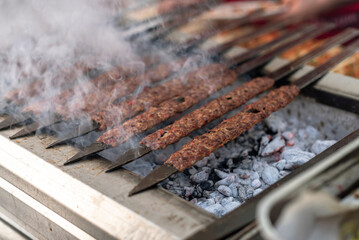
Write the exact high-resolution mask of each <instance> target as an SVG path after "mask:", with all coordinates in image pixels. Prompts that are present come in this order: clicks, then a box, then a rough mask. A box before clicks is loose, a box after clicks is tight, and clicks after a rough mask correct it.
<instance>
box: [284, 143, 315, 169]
mask: <svg viewBox="0 0 359 240" xmlns="http://www.w3.org/2000/svg"><path fill="white" fill-rule="evenodd" d="M314 156H315V154H314V153H311V152H305V151H302V150H300V149H298V148H290V149H286V150H285V151H284V152H283V153H282V158H283V159H285V160H286V161H287V164H286V165H285V167H284V169H287V170H292V169H295V168H297V167H299V166H300V165H302V164H304V163H306V162H307V161H308V160H310V159H312V158H313V157H314Z"/></svg>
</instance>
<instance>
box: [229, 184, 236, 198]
mask: <svg viewBox="0 0 359 240" xmlns="http://www.w3.org/2000/svg"><path fill="white" fill-rule="evenodd" d="M237 187H238V183H232V184H230V185H229V188H230V189H231V190H232V196H233V197H235V198H237V197H238V188H237Z"/></svg>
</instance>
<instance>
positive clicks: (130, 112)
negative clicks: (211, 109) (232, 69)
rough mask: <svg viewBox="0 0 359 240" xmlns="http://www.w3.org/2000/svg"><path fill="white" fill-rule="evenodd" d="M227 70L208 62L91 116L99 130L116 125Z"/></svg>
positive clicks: (221, 65) (220, 65)
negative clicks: (97, 124) (98, 125)
mask: <svg viewBox="0 0 359 240" xmlns="http://www.w3.org/2000/svg"><path fill="white" fill-rule="evenodd" d="M225 71H228V69H227V67H226V66H225V65H223V64H209V65H207V66H203V67H200V68H199V69H197V70H195V71H192V72H189V73H187V74H185V75H183V76H181V77H179V78H175V79H172V80H170V81H168V82H165V83H164V84H161V85H158V86H155V87H146V88H145V89H144V90H143V91H142V92H141V93H139V94H138V95H137V96H134V97H130V98H129V99H127V100H126V101H124V102H121V103H120V104H118V105H117V104H112V105H109V106H107V107H105V108H104V109H102V110H101V111H99V112H96V113H93V114H91V118H92V120H93V121H95V122H96V123H99V124H100V126H101V127H100V130H104V129H106V128H107V127H111V126H116V125H118V124H120V123H121V122H122V121H123V120H125V119H127V118H130V117H132V116H134V115H136V114H137V113H139V112H141V111H144V110H146V109H147V108H149V107H151V106H154V105H157V104H160V103H161V102H163V101H165V100H167V99H169V98H172V97H175V96H177V95H180V94H181V93H183V91H186V90H189V89H196V88H198V87H200V86H201V82H202V80H203V79H206V78H209V77H211V76H213V75H217V76H218V75H221V74H222V73H223V72H225Z"/></svg>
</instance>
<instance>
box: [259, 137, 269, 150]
mask: <svg viewBox="0 0 359 240" xmlns="http://www.w3.org/2000/svg"><path fill="white" fill-rule="evenodd" d="M270 139H271V136H270V135H267V136H263V137H262V138H261V143H260V147H259V151H258V152H259V153H260V154H261V153H262V151H263V149H264V148H265V146H267V145H268V143H269V141H270Z"/></svg>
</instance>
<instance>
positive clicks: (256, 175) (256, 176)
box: [251, 172, 260, 180]
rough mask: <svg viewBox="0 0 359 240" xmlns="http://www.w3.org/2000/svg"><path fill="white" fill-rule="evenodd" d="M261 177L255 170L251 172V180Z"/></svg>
mask: <svg viewBox="0 0 359 240" xmlns="http://www.w3.org/2000/svg"><path fill="white" fill-rule="evenodd" d="M259 178H260V176H259V174H258V173H257V172H253V173H252V174H251V180H255V179H259Z"/></svg>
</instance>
